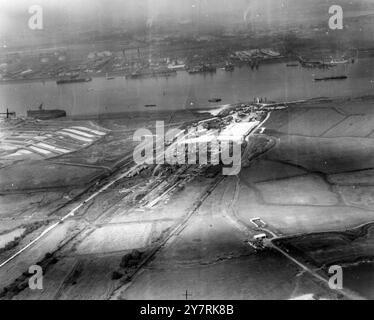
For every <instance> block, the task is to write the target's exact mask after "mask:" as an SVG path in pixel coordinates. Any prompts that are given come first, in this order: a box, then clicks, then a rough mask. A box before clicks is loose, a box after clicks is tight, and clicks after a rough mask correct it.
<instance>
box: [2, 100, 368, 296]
mask: <svg viewBox="0 0 374 320" xmlns="http://www.w3.org/2000/svg"><path fill="white" fill-rule="evenodd" d="M373 107H374V99H372V98H370V97H366V98H361V99H353V100H326V101H324V102H318V103H317V102H313V101H310V102H307V103H304V104H300V105H295V106H292V107H289V108H288V109H285V110H281V111H273V112H272V114H271V116H270V118H269V119H268V120H267V121H266V122H265V123H264V125H263V127H265V128H266V129H265V131H264V136H265V135H266V136H267V137H271V141H272V142H274V143H273V144H271V146H270V147H269V148H270V149H269V150H267V151H266V152H265V153H256V157H254V158H253V157H252V158H251V161H249V162H248V163H245V167H243V168H242V170H241V172H240V173H239V174H238V175H237V176H226V177H223V176H221V171H220V168H218V170H213V169H214V168H209V170H210V171H209V170H208V168H206V167H198V166H179V167H167V166H165V167H163V168H162V170H161V171H160V172H159V174H158V175H154V174H153V172H154V168H153V167H151V166H150V167H147V168H139V172H138V174H134V175H130V174H127V173H126V172H127V171H128V170H129V169H130V168H131V166H132V165H133V164H131V163H127V162H126V161H128V160H130V158H127V157H130V156H131V150H132V147H133V145H132V144H131V142H130V134H132V132H133V130H134V129H136V128H137V127H138V126H139V125H141V124H142V120H141V116H138V117H135V118H133V119H130V120H129V119H123V118H122V119H121V118H118V119H100V120H95V122H94V123H95V124H96V125H97V126H100V127H102V128H103V130H105V131H107V132H108V133H107V134H106V135H105V136H104V137H102V138H100V139H99V140H98V141H97V142H94V143H92V144H90V145H89V146H87V147H85V148H83V149H82V150H81V151H79V152H71V153H66V154H64V155H60V156H58V157H52V158H48V159H41V160H40V159H39V160H37V159H29V160H27V161H28V162H22V161H20V162H15V163H13V164H7V167H5V168H3V169H0V175H2V176H3V177H5V178H6V179H5V180H4V181H2V180H1V181H2V182H1V185H2V186H3V192H2V194H1V195H0V201H2V202H1V203H2V204H1V211H0V212H1V217H2V219H3V220H2V221H3V223H2V227H1V229H0V244H1V245H3V246H5V247H3V250H2V251H0V258H1V260H0V263H1V261H5V260H6V259H7V258H9V257H10V256H11V255H12V253H14V252H16V251H17V248H20V247H22V246H24V245H25V244H27V243H29V242H30V240H32V239H35V237H37V236H38V235H40V234H41V232H42V231H43V230H45V228H47V227H48V226H50V225H51V224H52V223H54V222H56V221H58V219H60V218H61V217H64V216H65V215H66V214H67V213H68V212H69V211H70V210H72V209H74V208H75V207H76V206H77V205H79V204H80V203H81V205H80V206H79V209H77V210H76V211H74V212H75V214H74V216H69V218H68V219H66V220H64V222H63V223H61V224H59V225H58V227H56V228H55V229H54V230H53V231H51V232H50V233H49V234H47V235H45V236H44V237H42V238H41V239H40V241H38V242H37V243H36V244H34V245H33V246H31V247H30V248H29V249H27V250H26V251H24V252H22V253H21V254H20V255H18V256H17V257H15V258H14V259H13V260H12V261H10V262H9V263H7V264H6V265H5V266H2V267H0V283H1V287H2V288H3V289H4V288H6V290H5V291H3V293H2V298H4V299H185V292H186V290H187V292H188V293H189V294H190V296H189V299H191V298H192V299H230V298H231V299H299V298H305V297H308V298H314V299H343V298H355V297H357V296H359V295H361V296H363V297H370V296H371V291H370V290H368V286H366V287H365V284H364V283H363V282H362V281H361V282H360V281H359V282H357V283H360V286H355V283H356V282H355V281H354V279H355V277H356V276H357V277H358V278H360V277H361V278H360V279H362V277H364V278H365V277H366V278H365V279H368V270H367V269H365V266H366V264H365V262H368V261H369V262H370V261H371V259H372V254H371V252H373V243H372V239H371V238H372V230H371V229H372V226H371V224H370V223H371V222H374V210H373V208H372V204H373V202H374V200H373V199H374V198H373V197H374V179H373V175H374V163H373V159H374V157H373V155H374V154H372V153H373V150H374V148H373V143H374V140H373V139H372V137H371V136H372V134H373V133H372V132H371V130H369V122H366V120H365V119H366V118H365V117H366V116H367V117H368V118H367V119H370V117H371V116H372V114H373V110H374V108H373ZM186 114H187V113H186ZM188 114H189V118H187V116H186V119H183V116H182V115H180V116H179V118H178V116H177V117H175V119H174V120H173V123H174V125H175V126H177V125H180V124H181V123H183V120H185V121H188V120H191V119H192V115H191V114H190V113H188ZM149 117H150V116H149V115H147V118H146V119H143V121H144V122H143V124H144V123H145V122H148V121H149V120H150V118H149ZM166 119H167V118H166ZM82 121H83V120H82ZM69 125H70V124H69ZM81 125H82V124H81ZM81 125H80V126H81ZM170 125H172V123H171V124H170ZM264 136H259V137H260V138H261V139H262V138H263V137H264ZM251 137H252V138H253V139H256V135H252V136H251ZM253 145H255V144H253ZM121 146H123V148H124V149H121ZM109 150H113V153H110V152H109ZM126 159H127V160H126ZM121 160H122V162H121ZM38 163H39V167H38ZM40 164H43V166H41V165H40ZM33 166H35V167H33ZM60 166H64V167H65V168H67V170H66V172H69V174H67V175H65V171H61V167H60ZM67 166H68V167H67ZM26 167H27V168H32V169H31V170H30V172H29V171H28V169H26ZM43 167H45V169H46V174H45V175H43V176H41V175H40V174H38V170H42V168H43ZM68 168H69V169H68ZM75 168H79V170H77V171H74V169H75ZM116 168H117V169H116ZM4 169H7V170H6V171H4ZM16 169H18V170H16ZM70 169H72V170H70ZM81 169H82V170H81ZM12 170H13V171H12ZM22 170H25V171H24V172H22ZM130 171H131V170H130ZM13 172H15V173H13ZM26 172H28V173H27V175H26ZM48 172H50V173H48ZM54 172H55V173H56V172H59V173H60V175H56V174H55V175H54V174H53V173H54ZM62 172H64V173H63V174H61V173H62ZM17 173H18V174H17ZM71 173H72V174H71ZM70 174H71V176H70ZM95 174H98V175H99V176H98V177H95ZM23 176H24V177H26V176H27V177H28V178H27V179H26V181H22V177H23ZM37 177H43V179H45V180H38V179H37ZM12 179H13V180H12ZM11 181H14V182H11ZM111 181H113V183H112V184H110V185H109V186H108V187H107V188H106V189H104V190H103V191H100V190H101V189H100V188H101V187H102V186H105V185H106V184H107V183H111ZM12 183H13V186H16V187H13V189H12V188H11V185H12ZM45 186H48V188H45V189H44V190H43V189H40V188H43V187H45ZM41 190H43V191H41ZM98 190H99V191H100V193H99V194H98V195H97V196H95V197H94V198H92V199H91V200H90V201H88V202H84V199H87V197H89V196H90V195H93V194H94V195H95V192H96V191H98ZM42 195H44V196H42ZM82 201H83V202H82ZM15 203H17V205H15ZM257 217H258V218H260V219H261V220H262V221H263V223H264V225H262V226H260V225H256V224H255V223H253V220H252V219H253V218H257ZM259 233H266V234H267V236H268V238H269V240H268V241H266V243H265V246H264V247H263V248H257V247H256V246H254V245H253V237H254V236H255V235H256V234H259ZM12 239H13V242H14V243H12ZM7 246H9V248H7ZM286 249H287V250H288V251H284V250H286ZM35 263H38V264H40V265H42V266H43V270H44V275H45V278H44V281H45V288H44V290H41V291H32V290H30V289H28V287H27V279H28V278H27V274H26V275H25V274H23V275H22V273H24V272H25V271H26V270H27V268H28V266H30V265H31V264H35ZM352 263H354V264H355V265H358V266H360V268H356V269H354V272H353V273H352V269H349V268H352ZM330 264H341V265H343V266H344V268H345V269H344V270H347V287H344V289H343V290H342V291H334V290H331V289H329V288H328V286H327V285H326V279H327V278H328V274H327V273H326V267H328V266H329V265H330ZM25 283H26V285H25Z"/></svg>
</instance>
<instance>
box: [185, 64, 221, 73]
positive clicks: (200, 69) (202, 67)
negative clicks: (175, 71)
mask: <svg viewBox="0 0 374 320" xmlns="http://www.w3.org/2000/svg"><path fill="white" fill-rule="evenodd" d="M216 71H217V68H216V67H213V66H211V65H205V64H203V65H200V66H196V67H193V68H191V69H189V70H188V73H191V74H193V73H206V72H216Z"/></svg>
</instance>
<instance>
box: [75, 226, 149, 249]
mask: <svg viewBox="0 0 374 320" xmlns="http://www.w3.org/2000/svg"><path fill="white" fill-rule="evenodd" d="M151 228H152V223H137V224H135V223H132V224H127V225H106V226H103V227H100V228H98V229H97V230H95V231H94V232H93V233H91V234H90V235H89V236H88V237H87V238H86V239H84V240H83V242H82V243H81V244H80V245H79V246H78V247H77V253H78V254H92V253H105V252H106V253H108V252H116V251H122V250H131V249H136V248H143V247H145V246H146V245H147V244H148V236H149V234H150V231H151Z"/></svg>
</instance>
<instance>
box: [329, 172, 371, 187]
mask: <svg viewBox="0 0 374 320" xmlns="http://www.w3.org/2000/svg"><path fill="white" fill-rule="evenodd" d="M327 180H328V181H329V182H330V183H334V184H340V185H356V184H359V185H374V170H373V169H369V170H362V171H358V172H345V173H340V174H339V173H338V174H332V175H329V176H327Z"/></svg>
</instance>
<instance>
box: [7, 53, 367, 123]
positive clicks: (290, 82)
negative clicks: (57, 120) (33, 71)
mask: <svg viewBox="0 0 374 320" xmlns="http://www.w3.org/2000/svg"><path fill="white" fill-rule="evenodd" d="M373 59H374V58H362V59H360V60H358V61H356V63H354V64H350V65H347V66H344V65H340V66H338V67H336V68H332V69H330V70H327V71H321V70H317V69H304V68H301V67H286V63H271V64H265V65H261V66H260V68H259V70H253V71H252V70H251V69H250V68H248V67H247V66H244V67H241V68H238V67H237V68H235V71H233V72H226V71H224V70H221V69H217V72H216V73H213V74H193V75H191V74H188V73H187V72H185V71H179V72H178V73H177V75H175V76H171V77H169V78H162V77H159V78H145V79H126V78H125V77H122V76H121V77H116V78H115V79H112V80H107V79H106V78H105V77H96V78H93V80H92V81H91V82H87V83H74V84H65V85H57V84H56V82H55V81H45V82H44V83H43V82H41V81H34V82H23V83H8V84H2V85H0V110H1V112H2V111H4V110H5V109H6V108H7V107H8V108H9V110H11V111H15V112H16V113H17V115H21V116H22V115H25V114H26V111H27V110H28V109H36V108H37V107H38V106H39V105H40V104H41V103H43V105H44V107H45V108H46V109H56V108H58V109H64V110H66V112H67V114H68V115H69V116H97V115H101V114H107V113H118V112H131V111H134V110H137V111H146V110H155V109H157V110H180V109H183V108H206V107H210V106H211V107H212V108H213V107H217V104H216V103H209V102H208V99H211V98H221V99H222V102H220V104H228V103H235V102H240V101H252V100H253V98H254V97H266V98H267V99H268V100H276V101H287V100H297V99H306V98H315V97H343V96H344V97H346V96H347V97H349V96H351V97H352V96H359V95H365V94H371V93H372V92H373V89H374V69H373V67H372V66H373V63H374V60H373ZM344 73H346V74H347V75H348V79H347V80H336V81H328V82H324V81H321V82H314V81H313V78H314V77H315V76H316V77H318V76H331V75H341V74H344ZM146 104H155V105H157V107H156V108H145V107H144V105H146Z"/></svg>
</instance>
